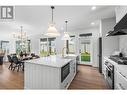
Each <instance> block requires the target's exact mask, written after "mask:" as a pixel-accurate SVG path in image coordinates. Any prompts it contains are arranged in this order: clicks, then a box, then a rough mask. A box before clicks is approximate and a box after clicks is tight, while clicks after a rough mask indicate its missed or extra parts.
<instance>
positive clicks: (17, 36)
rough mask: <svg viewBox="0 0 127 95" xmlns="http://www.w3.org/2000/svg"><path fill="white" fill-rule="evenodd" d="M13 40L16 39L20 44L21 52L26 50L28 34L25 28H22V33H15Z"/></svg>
mask: <svg viewBox="0 0 127 95" xmlns="http://www.w3.org/2000/svg"><path fill="white" fill-rule="evenodd" d="M13 38H15V39H16V41H19V42H20V44H19V45H20V46H21V47H20V48H21V50H22V49H23V48H26V44H27V34H26V32H24V31H23V26H20V32H15V33H13Z"/></svg>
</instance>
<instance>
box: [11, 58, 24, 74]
mask: <svg viewBox="0 0 127 95" xmlns="http://www.w3.org/2000/svg"><path fill="white" fill-rule="evenodd" d="M12 60H13V62H14V64H15V65H13V71H14V70H15V68H17V72H18V71H19V69H20V68H21V67H22V65H23V62H22V61H20V60H19V59H18V58H17V56H13V57H12Z"/></svg>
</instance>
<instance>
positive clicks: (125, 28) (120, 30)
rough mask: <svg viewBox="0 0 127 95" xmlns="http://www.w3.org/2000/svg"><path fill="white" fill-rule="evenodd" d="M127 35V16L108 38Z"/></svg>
mask: <svg viewBox="0 0 127 95" xmlns="http://www.w3.org/2000/svg"><path fill="white" fill-rule="evenodd" d="M117 35H127V14H126V15H125V16H124V17H123V18H122V19H121V20H120V21H119V22H118V23H117V24H116V25H115V27H114V30H113V31H109V32H108V33H107V34H106V36H117Z"/></svg>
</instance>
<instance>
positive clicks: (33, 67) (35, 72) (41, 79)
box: [24, 59, 76, 89]
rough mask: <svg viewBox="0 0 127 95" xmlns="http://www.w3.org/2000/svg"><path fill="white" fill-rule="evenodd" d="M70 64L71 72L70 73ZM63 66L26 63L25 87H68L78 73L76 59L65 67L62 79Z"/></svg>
mask: <svg viewBox="0 0 127 95" xmlns="http://www.w3.org/2000/svg"><path fill="white" fill-rule="evenodd" d="M68 64H69V65H68ZM68 66H69V73H68ZM61 70H62V68H61V67H51V66H45V65H38V64H34V63H25V70H24V71H25V77H24V88H25V89H67V88H68V87H69V85H70V83H71V81H72V80H73V78H74V77H75V74H76V60H75V59H74V60H71V61H70V62H68V63H67V64H66V67H65V68H64V71H65V72H63V75H65V76H63V77H64V79H63V80H62V77H61V75H62V74H61Z"/></svg>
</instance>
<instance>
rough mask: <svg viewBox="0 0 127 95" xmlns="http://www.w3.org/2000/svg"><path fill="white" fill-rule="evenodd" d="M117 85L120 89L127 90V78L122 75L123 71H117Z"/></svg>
mask: <svg viewBox="0 0 127 95" xmlns="http://www.w3.org/2000/svg"><path fill="white" fill-rule="evenodd" d="M116 73H117V74H116V85H117V87H118V88H119V89H122V90H125V89H126V90H127V79H126V78H125V77H124V75H122V73H121V72H119V71H116Z"/></svg>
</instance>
